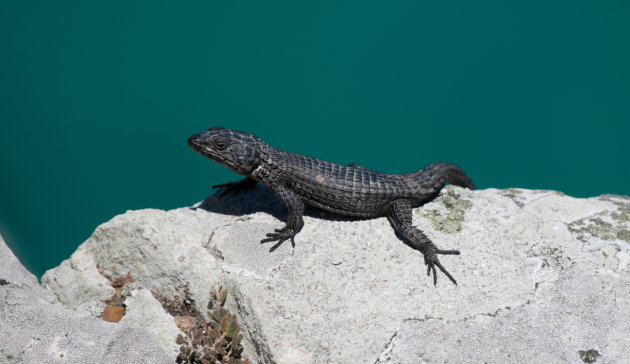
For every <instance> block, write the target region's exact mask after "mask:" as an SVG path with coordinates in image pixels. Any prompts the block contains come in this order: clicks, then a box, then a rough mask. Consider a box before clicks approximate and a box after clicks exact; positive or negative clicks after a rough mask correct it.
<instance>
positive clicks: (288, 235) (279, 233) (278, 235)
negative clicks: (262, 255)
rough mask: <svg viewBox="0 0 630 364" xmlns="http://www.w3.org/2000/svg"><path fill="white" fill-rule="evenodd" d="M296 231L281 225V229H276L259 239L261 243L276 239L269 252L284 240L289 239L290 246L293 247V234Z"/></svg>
mask: <svg viewBox="0 0 630 364" xmlns="http://www.w3.org/2000/svg"><path fill="white" fill-rule="evenodd" d="M296 234H297V231H294V230H293V229H290V228H288V227H286V226H285V227H283V228H282V229H276V230H275V232H273V233H269V234H267V237H266V238H265V239H263V240H261V241H260V243H261V244H264V243H268V242H270V241H276V240H277V241H278V242H277V243H275V244H274V245H273V246H272V247H271V248H270V249H269V252H270V253H271V252H272V251H274V250H276V249H277V248H278V247H279V246H280V245H282V243H284V242H285V241H286V240H289V239H291V246H292V247H293V248H295V235H296Z"/></svg>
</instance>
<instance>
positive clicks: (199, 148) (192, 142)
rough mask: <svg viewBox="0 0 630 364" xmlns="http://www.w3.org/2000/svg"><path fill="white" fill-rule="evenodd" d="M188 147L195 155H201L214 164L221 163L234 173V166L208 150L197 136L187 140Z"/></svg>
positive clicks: (211, 150)
mask: <svg viewBox="0 0 630 364" xmlns="http://www.w3.org/2000/svg"><path fill="white" fill-rule="evenodd" d="M188 145H189V146H190V147H191V148H192V149H193V150H194V151H195V152H197V153H199V154H201V155H203V156H204V157H206V158H210V159H212V160H213V161H215V162H218V163H221V164H223V165H224V166H226V167H228V168H229V169H231V170H233V171H236V165H235V164H234V163H232V162H231V161H230V160H229V159H227V158H225V157H224V156H223V155H221V154H219V153H217V152H216V151H215V150H213V149H211V148H208V147H207V146H206V145H204V143H203V141H202V140H201V139H200V138H199V137H198V135H193V136H191V137H190V138H188Z"/></svg>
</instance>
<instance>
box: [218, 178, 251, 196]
mask: <svg viewBox="0 0 630 364" xmlns="http://www.w3.org/2000/svg"><path fill="white" fill-rule="evenodd" d="M255 184H256V180H254V179H251V178H245V179H242V180H240V181H238V182H229V183H224V184H222V185H214V186H212V188H222V189H223V191H221V193H220V194H219V197H223V196H225V195H226V194H227V193H230V192H232V193H234V194H235V195H236V194H237V193H239V192H241V191H246V190H248V189H250V188H251V187H253V186H254V185H255Z"/></svg>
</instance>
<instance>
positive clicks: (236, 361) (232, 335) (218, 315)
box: [175, 286, 249, 364]
mask: <svg viewBox="0 0 630 364" xmlns="http://www.w3.org/2000/svg"><path fill="white" fill-rule="evenodd" d="M210 295H211V298H210V302H209V303H208V309H209V311H208V316H209V318H210V320H209V322H207V323H203V324H201V325H200V326H198V327H196V328H194V329H192V330H190V332H189V333H188V335H187V336H185V337H184V336H183V335H181V334H180V335H177V339H176V340H175V342H176V343H177V344H178V345H180V347H179V354H178V355H177V359H176V360H175V362H176V363H178V364H182V363H185V364H193V363H194V364H215V363H216V364H248V363H249V360H248V359H241V354H242V352H243V347H242V346H241V340H243V334H241V333H239V332H240V331H241V328H240V327H239V326H238V322H237V321H236V315H233V314H230V312H229V311H228V310H226V309H225V308H224V307H223V305H224V304H225V299H226V298H227V290H225V289H222V288H221V287H220V286H219V287H216V286H215V287H214V288H213V289H212V291H211V292H210Z"/></svg>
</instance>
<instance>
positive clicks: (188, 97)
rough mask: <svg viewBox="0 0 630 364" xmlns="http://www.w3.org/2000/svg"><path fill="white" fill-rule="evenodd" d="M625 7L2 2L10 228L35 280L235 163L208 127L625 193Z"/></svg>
mask: <svg viewBox="0 0 630 364" xmlns="http://www.w3.org/2000/svg"><path fill="white" fill-rule="evenodd" d="M628 4H629V3H628V2H622V1H609V2H586V1H577V2H576V1H554V2H542V1H535V2H528V3H527V4H512V3H510V2H499V1H492V2H483V3H479V2H470V1H460V0H456V1H450V2H437V1H434V2H421V1H396V2H382V1H344V2H340V1H317V2H308V3H307V2H296V1H282V2H248V1H238V2H228V1H225V2H211V1H200V2H185V3H176V2H167V1H140V2H133V3H131V2H124V1H113V2H111V1H108V2H102V3H94V2H84V1H67V2H46V1H35V2H3V3H2V4H0V34H2V35H1V36H0V37H1V38H0V39H1V42H2V43H1V45H2V57H0V66H1V67H0V118H1V123H0V168H1V171H2V172H1V175H0V232H1V233H2V235H3V236H4V237H5V239H6V240H7V242H8V243H9V245H10V246H11V247H12V249H14V251H15V252H16V253H17V255H18V256H19V257H20V258H21V259H22V261H23V262H24V263H25V265H26V266H27V267H28V268H29V269H30V270H31V271H32V272H34V273H35V274H36V275H41V274H42V273H43V272H44V271H45V270H46V269H48V268H51V267H53V266H56V265H58V264H59V262H60V261H61V260H62V259H65V258H67V257H68V256H69V255H70V254H71V253H72V252H73V251H74V250H75V249H76V247H77V246H78V245H79V244H80V243H81V242H83V241H84V240H85V239H86V238H87V237H89V235H90V233H91V232H92V231H93V230H94V229H95V228H96V226H97V225H98V224H100V223H102V222H105V221H107V220H109V219H110V218H111V217H113V216H114V215H116V214H120V213H123V212H125V211H126V210H129V209H141V208H148V207H152V208H162V209H170V208H175V207H179V206H186V205H190V204H192V203H194V202H196V201H199V200H202V199H203V198H205V197H206V196H207V195H208V194H210V193H211V190H210V186H211V185H213V184H217V183H223V182H226V181H229V180H236V179H237V178H238V176H236V175H235V174H233V173H232V172H230V171H228V170H227V169H226V168H224V167H222V166H219V165H216V164H213V163H212V162H211V161H209V160H206V159H205V158H203V157H202V156H200V155H198V154H196V153H194V152H193V151H192V150H190V149H189V147H188V146H187V144H186V138H187V137H188V136H189V135H191V134H194V133H198V132H200V131H202V130H205V129H207V128H209V127H211V126H215V125H221V126H224V127H229V128H235V129H239V130H245V131H250V132H253V133H255V134H257V135H258V136H259V137H261V138H262V139H263V140H266V141H268V142H269V143H271V144H273V145H275V146H278V147H280V148H283V149H286V150H290V151H293V152H298V153H303V154H308V155H312V156H316V157H320V158H323V159H327V160H331V161H334V162H340V163H350V162H354V163H358V164H360V165H363V166H366V167H369V168H373V169H377V170H381V171H384V172H390V173H398V172H407V171H411V170H415V169H418V168H420V167H422V166H424V165H425V164H428V163H431V162H434V161H449V162H452V163H456V164H458V165H460V166H462V167H463V168H464V169H465V170H466V171H467V172H468V173H469V174H470V176H471V177H472V179H473V181H474V182H475V183H476V185H477V186H478V187H479V188H488V187H494V188H505V187H523V188H541V189H557V190H561V191H563V192H565V193H567V194H569V195H573V196H580V197H586V196H595V195H599V194H603V193H616V194H627V195H630V184H629V183H628V180H630V172H629V171H628V161H629V158H628V156H629V155H630V153H629V151H628V147H627V143H628V135H629V134H628V132H629V128H630V127H629V121H630V67H628V65H629V64H630V47H629V46H628V45H629V44H630V39H629V38H630V22H628V19H630V11H629V9H630V5H628Z"/></svg>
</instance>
